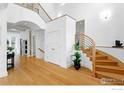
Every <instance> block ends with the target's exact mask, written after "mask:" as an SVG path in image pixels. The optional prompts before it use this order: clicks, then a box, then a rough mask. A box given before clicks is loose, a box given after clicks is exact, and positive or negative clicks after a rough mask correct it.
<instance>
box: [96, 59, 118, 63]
mask: <svg viewBox="0 0 124 93" xmlns="http://www.w3.org/2000/svg"><path fill="white" fill-rule="evenodd" d="M96 62H116V61H113V60H109V59H106V60H105V59H103V60H102V59H101V60H96Z"/></svg>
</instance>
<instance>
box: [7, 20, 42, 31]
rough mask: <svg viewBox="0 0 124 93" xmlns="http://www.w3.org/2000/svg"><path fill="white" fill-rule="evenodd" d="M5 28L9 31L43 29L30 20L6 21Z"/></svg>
mask: <svg viewBox="0 0 124 93" xmlns="http://www.w3.org/2000/svg"><path fill="white" fill-rule="evenodd" d="M7 29H8V30H9V31H27V30H31V31H38V30H42V31H43V29H41V28H40V27H39V26H38V25H36V24H34V23H32V22H28V21H20V22H17V23H11V22H8V23H7Z"/></svg>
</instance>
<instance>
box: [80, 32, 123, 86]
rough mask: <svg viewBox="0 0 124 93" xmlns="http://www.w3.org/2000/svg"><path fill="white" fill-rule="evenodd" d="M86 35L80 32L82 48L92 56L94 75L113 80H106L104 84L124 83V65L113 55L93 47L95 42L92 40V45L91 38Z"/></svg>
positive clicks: (88, 55)
mask: <svg viewBox="0 0 124 93" xmlns="http://www.w3.org/2000/svg"><path fill="white" fill-rule="evenodd" d="M85 36H86V35H84V34H80V39H79V40H80V44H81V50H82V51H83V52H84V53H85V54H86V55H87V57H89V58H90V61H91V62H92V64H93V75H94V76H95V77H96V78H99V79H104V80H105V79H106V80H113V81H112V82H111V81H109V82H108V81H107V82H106V81H104V84H114V85H124V67H123V66H120V64H119V61H118V60H117V59H115V58H114V57H112V56H111V55H109V54H107V53H105V52H102V51H100V50H96V49H95V48H94V49H92V48H93V46H91V45H92V43H93V42H91V45H90V44H89V41H91V38H85ZM86 39H89V40H86ZM84 42H85V43H84ZM93 52H95V55H93ZM93 57H95V58H93ZM94 60H95V61H94Z"/></svg>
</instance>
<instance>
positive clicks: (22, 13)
mask: <svg viewBox="0 0 124 93" xmlns="http://www.w3.org/2000/svg"><path fill="white" fill-rule="evenodd" d="M23 20H24V21H29V22H33V23H35V24H37V25H38V26H39V27H40V28H42V29H45V22H44V21H43V20H42V19H41V17H40V16H39V15H38V14H37V13H36V12H34V11H31V10H29V9H26V8H23V7H21V6H19V5H16V4H8V11H7V21H8V22H12V23H16V22H19V21H23Z"/></svg>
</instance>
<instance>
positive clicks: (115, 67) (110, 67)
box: [96, 65, 124, 70]
mask: <svg viewBox="0 0 124 93" xmlns="http://www.w3.org/2000/svg"><path fill="white" fill-rule="evenodd" d="M96 67H99V68H108V69H117V70H124V68H122V67H119V66H102V65H96Z"/></svg>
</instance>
